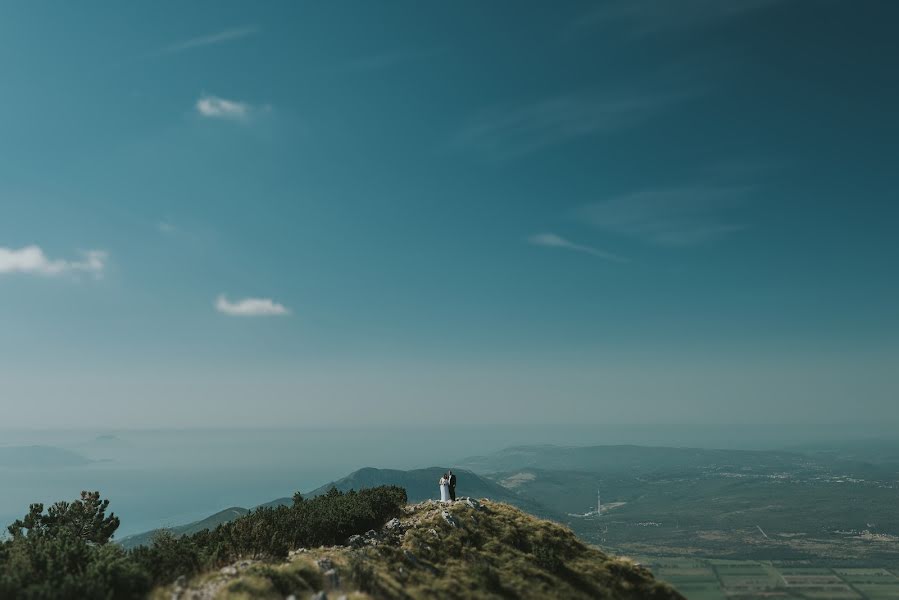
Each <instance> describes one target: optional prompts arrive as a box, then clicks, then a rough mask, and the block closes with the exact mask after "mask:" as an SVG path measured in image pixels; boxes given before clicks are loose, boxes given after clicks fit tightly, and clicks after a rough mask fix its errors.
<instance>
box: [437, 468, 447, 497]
mask: <svg viewBox="0 0 899 600" xmlns="http://www.w3.org/2000/svg"><path fill="white" fill-rule="evenodd" d="M437 484H438V485H439V486H440V501H441V502H449V501H450V494H449V477H448V476H447V474H446V473H444V474H443V476H442V477H441V478H440V481H438V482H437Z"/></svg>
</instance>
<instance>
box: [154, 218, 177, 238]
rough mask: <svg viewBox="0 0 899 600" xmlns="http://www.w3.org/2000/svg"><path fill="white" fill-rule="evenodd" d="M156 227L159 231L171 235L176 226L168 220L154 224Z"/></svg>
mask: <svg viewBox="0 0 899 600" xmlns="http://www.w3.org/2000/svg"><path fill="white" fill-rule="evenodd" d="M156 229H157V230H159V233H164V234H166V235H171V234H173V233H175V232H176V231H177V230H178V228H177V227H175V225H174V224H173V223H171V222H170V221H160V222H158V223H157V224H156Z"/></svg>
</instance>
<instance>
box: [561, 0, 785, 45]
mask: <svg viewBox="0 0 899 600" xmlns="http://www.w3.org/2000/svg"><path fill="white" fill-rule="evenodd" d="M782 1H783V0H739V1H738V2H730V1H727V0H724V1H722V0H678V1H671V0H612V1H609V2H603V3H601V4H599V5H597V7H596V8H595V9H594V10H592V11H590V12H588V13H587V14H585V15H582V16H581V17H580V18H578V19H577V20H576V21H575V22H574V25H573V29H574V30H578V29H584V28H588V27H602V26H607V27H610V28H615V30H616V31H619V32H622V33H625V34H627V35H630V36H632V37H635V38H643V37H646V36H650V35H656V34H661V33H667V32H673V31H686V30H693V29H697V28H703V27H712V26H715V25H720V24H723V23H727V22H728V21H732V20H734V19H737V18H740V17H742V16H744V15H746V14H749V13H752V12H754V11H757V10H760V9H763V8H766V7H768V6H771V5H773V4H777V3H778V2H782Z"/></svg>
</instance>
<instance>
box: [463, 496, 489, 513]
mask: <svg viewBox="0 0 899 600" xmlns="http://www.w3.org/2000/svg"><path fill="white" fill-rule="evenodd" d="M460 500H461V501H462V503H463V504H465V506H467V507H469V508H473V509H475V510H484V505H483V504H481V503H480V502H478V501H477V500H475V499H474V498H461V499H460Z"/></svg>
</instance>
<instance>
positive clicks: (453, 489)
mask: <svg viewBox="0 0 899 600" xmlns="http://www.w3.org/2000/svg"><path fill="white" fill-rule="evenodd" d="M449 489H450V490H449V492H450V500H452V501H453V502H455V501H456V474H455V473H453V474H452V475H450V480H449Z"/></svg>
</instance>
